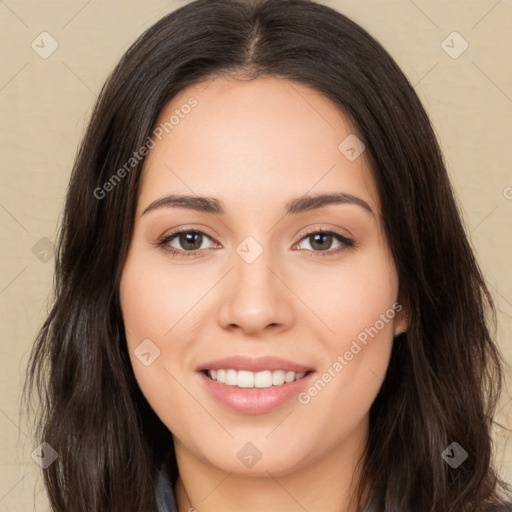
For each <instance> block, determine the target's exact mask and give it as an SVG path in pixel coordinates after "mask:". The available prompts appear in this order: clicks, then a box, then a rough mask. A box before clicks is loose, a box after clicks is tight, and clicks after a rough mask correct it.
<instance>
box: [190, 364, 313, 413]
mask: <svg viewBox="0 0 512 512" xmlns="http://www.w3.org/2000/svg"><path fill="white" fill-rule="evenodd" d="M199 373H200V376H201V378H202V379H203V381H204V383H205V385H206V388H207V389H208V391H209V392H210V394H211V395H212V396H213V398H215V399H216V400H217V401H218V402H219V403H221V404H222V405H224V406H226V407H228V408H229V409H231V410H233V411H236V412H239V413H242V414H263V413H265V412H270V411H272V410H274V409H277V408H278V407H281V406H282V405H284V404H286V403H287V402H288V401H289V400H291V399H292V398H293V397H294V396H297V395H298V394H299V393H300V392H301V391H302V390H303V389H304V388H305V387H306V386H308V385H309V383H310V381H311V379H312V378H313V376H314V374H315V372H311V373H309V374H307V375H306V376H304V377H302V379H299V380H294V381H293V382H288V383H286V384H282V385H281V386H271V387H269V388H239V387H238V386H228V385H227V384H221V383H219V382H217V381H216V380H213V379H210V377H208V375H205V374H204V373H203V372H199Z"/></svg>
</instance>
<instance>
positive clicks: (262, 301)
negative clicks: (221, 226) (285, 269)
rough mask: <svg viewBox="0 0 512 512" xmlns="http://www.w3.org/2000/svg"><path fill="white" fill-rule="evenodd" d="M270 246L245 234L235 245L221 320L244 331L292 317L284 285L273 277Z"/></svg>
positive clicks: (261, 327) (272, 260)
mask: <svg viewBox="0 0 512 512" xmlns="http://www.w3.org/2000/svg"><path fill="white" fill-rule="evenodd" d="M274 260H275V259H274V258H273V255H272V251H271V250H270V248H267V247H264V246H263V244H262V243H260V242H259V241H258V240H256V238H254V237H252V236H247V237H246V238H245V239H244V240H242V242H241V243H240V244H238V246H237V247H236V248H235V253H234V254H233V260H232V261H233V266H234V268H233V271H232V272H231V273H230V274H231V277H230V280H229V282H230V285H229V287H228V289H227V290H226V293H225V294H224V296H223V304H222V308H221V322H222V324H223V325H224V326H225V327H227V326H229V325H238V326H239V327H241V328H242V329H244V330H247V331H257V330H259V329H264V328H265V327H266V326H267V325H271V324H278V325H284V324H287V323H288V322H290V321H291V318H292V305H291V304H290V296H289V292H288V291H287V288H286V287H285V286H284V285H283V284H282V283H281V281H280V280H279V279H278V278H277V277H276V275H275V274H276V273H277V274H279V272H278V271H277V269H275V268H273V266H274V265H273V262H274Z"/></svg>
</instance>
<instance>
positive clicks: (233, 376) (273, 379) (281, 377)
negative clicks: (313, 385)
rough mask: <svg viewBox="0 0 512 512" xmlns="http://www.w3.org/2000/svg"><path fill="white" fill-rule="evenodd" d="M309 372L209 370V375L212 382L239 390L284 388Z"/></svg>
mask: <svg viewBox="0 0 512 512" xmlns="http://www.w3.org/2000/svg"><path fill="white" fill-rule="evenodd" d="M306 373H307V372H293V371H285V370H274V371H271V370H264V371H261V372H251V371H248V370H238V371H237V370H234V369H218V370H207V375H208V377H210V378H211V379H212V380H215V381H217V382H218V383H220V384H226V385H228V386H237V387H239V388H270V387H271V386H282V385H283V384H285V383H290V382H294V381H296V380H299V379H302V378H303V377H304V376H305V375H306Z"/></svg>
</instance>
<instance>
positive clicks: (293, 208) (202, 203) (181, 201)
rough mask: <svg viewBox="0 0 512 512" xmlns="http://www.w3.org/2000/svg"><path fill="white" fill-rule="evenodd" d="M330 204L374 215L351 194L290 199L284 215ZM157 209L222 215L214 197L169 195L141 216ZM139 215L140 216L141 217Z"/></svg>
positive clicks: (153, 203)
mask: <svg viewBox="0 0 512 512" xmlns="http://www.w3.org/2000/svg"><path fill="white" fill-rule="evenodd" d="M330 204H355V205H357V206H360V207H362V208H364V210H366V211H367V212H369V213H370V214H372V215H375V213H374V212H373V210H372V208H371V207H370V205H369V204H368V203H367V202H366V201H364V200H363V199H361V198H359V197H357V196H354V195H352V194H346V193H343V192H337V193H334V194H316V195H304V196H299V197H296V198H293V199H291V200H290V201H287V202H286V203H285V215H288V214H297V213H301V212H305V211H309V210H316V209H318V208H322V207H323V206H328V205H330ZM157 208H189V209H191V210H196V211H199V212H204V213H212V214H215V215H224V214H225V213H226V210H225V207H224V203H223V202H222V201H220V200H218V199H216V198H214V197H202V196H190V195H179V194H171V195H169V196H165V197H162V198H160V199H157V200H155V201H153V202H152V203H151V204H150V205H149V206H148V207H147V208H146V209H145V210H144V211H143V212H142V215H144V214H146V213H148V212H150V211H151V210H156V209H157ZM142 215H141V216H142Z"/></svg>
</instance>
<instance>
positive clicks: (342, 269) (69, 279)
mask: <svg viewBox="0 0 512 512" xmlns="http://www.w3.org/2000/svg"><path fill="white" fill-rule="evenodd" d="M59 249H60V250H59V256H58V258H57V260H56V261H57V263H56V297H55V302H54V305H53V308H52V310H51V313H50V315H49V318H48V319H47V321H46V322H45V324H44V326H43V327H42V330H41V332H40V334H39V336H38V339H37V341H36V344H35V346H34V350H33V353H32V358H31V363H30V366H29V369H28V387H29V389H33V388H34V387H35V388H36V389H39V390H40V392H41V393H42V396H43V399H44V400H43V405H44V415H43V417H42V418H41V420H40V424H39V430H38V435H39V439H40V440H41V441H43V440H44V441H45V442H47V443H48V444H49V445H50V446H52V447H53V449H55V451H56V452H57V453H58V457H57V459H56V460H55V462H54V463H53V464H51V465H50V466H48V467H47V468H46V469H45V470H44V479H45V484H46V487H47V490H48V494H49V497H50V501H51V503H52V506H53V508H54V510H57V511H67V512H69V511H73V512H78V511H82V510H83V511H85V510H87V511H90V510H95V511H127V510H144V511H149V510H159V511H164V510H180V511H185V510H189V511H192V510H198V511H200V512H202V511H205V512H208V511H212V510H222V511H227V512H229V511H230V510H240V509H243V510H246V511H252V510H267V511H273V510H290V511H291V510H300V509H302V510H308V511H316V510H330V511H331V510H332V511H350V512H352V511H366V512H370V511H371V512H391V511H393V512H395V511H396V512H398V511H400V512H405V511H415V512H417V511H422V512H423V511H443V512H447V511H453V512H455V511H456V512H463V511H470V510H471V511H479V512H480V511H482V512H483V511H491V510H510V508H507V504H506V500H505V498H504V496H505V494H506V493H507V492H509V491H510V487H508V486H507V485H506V484H505V483H504V482H502V481H501V480H500V479H499V477H498V475H497V473H496V471H495V469H494V467H493V464H492V460H491V425H492V418H493V415H494V412H495V408H496V403H497V400H498V397H499V394H500V390H501V380H502V368H503V364H504V362H503V360H502V357H501V355H500V353H499V351H498V349H497V346H496V344H495V341H494V340H493V337H492V335H491V333H490V324H489V323H488V320H487V319H486V318H487V317H486V313H487V312H490V313H494V309H493V303H492V299H491V296H490V294H489V292H488V290H487V288H486V286H485V283H484V280H483V278H482V275H481V272H480V270H479V268H478V265H477V263H476V261H475V258H474V255H473V252H472V250H471V248H470V245H469V243H468V241H467V238H466V235H465V233H464V229H463V227H462V224H461V221H460V218H459V214H458V211H457V206H456V203H455V200H454V197H453V194H452V190H451V186H450V182H449V179H448V176H447V172H446V168H445V165H444V162H443V158H442V155H441V152H440V149H439V146H438V143H437V141H436V138H435V135H434V133H433V130H432V128H431V125H430V122H429V120H428V117H427V115H426V113H425V110H424V109H423V107H422V105H421V103H420V101H419V99H418V97H417V96H416V94H415V92H414V90H413V88H412V87H411V85H410V84H409V82H408V81H407V79H406V78H405V76H404V75H403V73H402V72H401V71H400V70H399V68H398V66H397V65H396V63H395V62H394V61H393V60H392V58H391V57H390V56H389V55H388V53H387V52H386V51H385V50H384V49H383V48H382V47H381V46H380V45H379V44H378V43H377V42H376V41H375V40H374V39H373V38H372V37H371V36H370V35H369V34H368V33H367V32H365V31H364V30H363V29H362V28H361V27H359V26H358V25H356V24H355V23H354V22H352V21H350V20H349V19H347V18H346V17H344V16H343V15H341V14H340V13H338V12H336V11H334V10H333V9H330V8H328V7H326V6H323V5H321V4H318V3H316V2H313V1H309V0H284V1H272V0H267V1H259V2H246V1H235V0H208V1H206V0H198V1H196V2H192V3H190V4H188V5H186V6H184V7H182V8H180V9H178V10H176V11H175V12H173V13H171V14H169V15H168V16H166V17H165V18H163V19H162V20H160V21H159V22H158V23H156V24H155V25H154V26H153V27H151V28H150V29H149V30H147V31H146V32H145V33H144V34H143V35H142V36H141V37H140V38H139V39H138V40H137V41H136V42H135V43H134V45H133V46H132V47H131V48H130V49H129V50H128V51H127V52H126V54H125V55H124V56H123V58H122V59H121V61H120V63H119V65H118V66H117V67H116V69H115V70H114V72H113V73H112V75H111V76H110V77H109V79H108V81H107V83H106V85H105V87H104V88H103V90H102V93H101V95H100V97H99V99H98V103H97V105H96V107H95V109H94V112H93V115H92V119H91V121H90V124H89V127H88V130H87V133H86V135H85V137H84V140H83V143H82V146H81V148H80V151H79V153H78V155H77V159H76V162H75V166H74V170H73V174H72V177H71V182H70V186H69V190H68V195H67V201H66V208H65V217H64V221H63V225H62V229H61V233H60V240H59ZM508 507H510V505H508Z"/></svg>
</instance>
